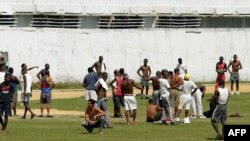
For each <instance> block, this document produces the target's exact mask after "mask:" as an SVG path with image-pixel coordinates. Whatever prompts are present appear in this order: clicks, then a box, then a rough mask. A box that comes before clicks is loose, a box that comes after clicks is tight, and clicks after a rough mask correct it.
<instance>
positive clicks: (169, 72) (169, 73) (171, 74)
mask: <svg viewBox="0 0 250 141" xmlns="http://www.w3.org/2000/svg"><path fill="white" fill-rule="evenodd" d="M168 75H169V77H170V78H171V79H172V77H173V75H174V73H173V72H172V71H168Z"/></svg>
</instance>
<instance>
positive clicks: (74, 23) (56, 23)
mask: <svg viewBox="0 0 250 141" xmlns="http://www.w3.org/2000/svg"><path fill="white" fill-rule="evenodd" d="M81 23H82V22H81V20H80V18H79V17H78V16H59V15H34V16H33V18H32V20H31V24H30V26H32V27H50V28H78V27H80V24H81Z"/></svg>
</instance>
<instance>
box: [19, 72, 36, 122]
mask: <svg viewBox="0 0 250 141" xmlns="http://www.w3.org/2000/svg"><path fill="white" fill-rule="evenodd" d="M22 74H23V75H22V76H23V83H22V95H23V96H22V102H23V105H24V107H25V109H24V115H23V116H22V119H26V114H27V111H29V112H30V114H31V117H30V119H33V118H34V117H35V116H36V114H35V113H33V112H32V110H31V109H30V107H29V98H30V97H32V77H31V76H30V75H29V74H27V69H23V70H22Z"/></svg>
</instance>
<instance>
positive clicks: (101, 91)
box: [95, 72, 112, 128]
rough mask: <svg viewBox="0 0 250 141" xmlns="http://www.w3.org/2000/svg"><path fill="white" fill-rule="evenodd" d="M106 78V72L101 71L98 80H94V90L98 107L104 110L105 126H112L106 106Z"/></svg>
mask: <svg viewBox="0 0 250 141" xmlns="http://www.w3.org/2000/svg"><path fill="white" fill-rule="evenodd" d="M107 78H108V73H106V72H103V73H102V75H101V76H100V78H99V80H98V81H97V82H96V84H95V86H96V92H97V95H98V107H99V108H100V109H101V110H102V111H104V112H105V120H106V125H107V128H112V124H111V122H110V119H109V111H108V106H107V100H108V99H107V94H106V93H107V92H108V86H107V84H106V80H107Z"/></svg>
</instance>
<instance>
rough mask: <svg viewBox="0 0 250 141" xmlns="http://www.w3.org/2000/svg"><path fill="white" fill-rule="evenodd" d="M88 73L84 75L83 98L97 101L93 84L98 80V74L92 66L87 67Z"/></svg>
mask: <svg viewBox="0 0 250 141" xmlns="http://www.w3.org/2000/svg"><path fill="white" fill-rule="evenodd" d="M88 72H89V73H88V74H87V75H86V76H85V77H84V80H83V84H82V85H83V87H84V88H85V89H86V90H85V100H90V99H93V100H95V101H97V94H96V87H95V84H96V82H97V81H98V79H99V78H98V75H97V74H96V73H95V72H94V70H93V69H92V68H88Z"/></svg>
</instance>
